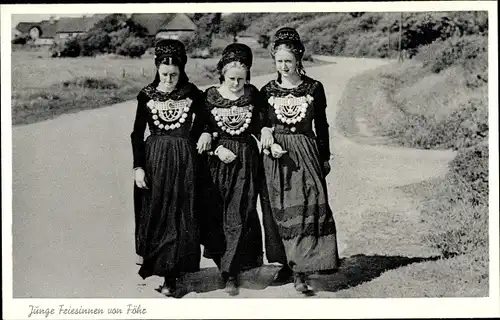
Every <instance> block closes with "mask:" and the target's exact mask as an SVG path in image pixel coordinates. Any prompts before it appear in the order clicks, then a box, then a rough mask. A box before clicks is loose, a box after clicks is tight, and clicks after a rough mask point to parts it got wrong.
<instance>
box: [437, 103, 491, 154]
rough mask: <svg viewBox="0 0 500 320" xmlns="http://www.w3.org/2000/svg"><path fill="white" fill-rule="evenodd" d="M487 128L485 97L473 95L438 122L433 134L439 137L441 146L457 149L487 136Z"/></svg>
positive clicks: (466, 146) (468, 145)
mask: <svg viewBox="0 0 500 320" xmlns="http://www.w3.org/2000/svg"><path fill="white" fill-rule="evenodd" d="M488 128H489V126H488V103H487V98H486V97H481V98H476V97H473V98H470V99H469V100H468V101H467V102H466V104H465V105H463V106H460V107H459V109H457V110H455V111H454V112H453V113H452V114H451V115H450V117H448V118H446V119H445V120H443V121H441V122H439V123H438V125H437V126H436V128H435V130H434V132H435V134H434V136H435V137H436V138H437V139H439V138H440V139H439V140H440V141H441V143H440V145H441V146H443V147H446V148H452V149H454V150H458V149H461V148H469V147H472V146H474V145H476V144H477V143H478V142H480V141H482V140H484V139H485V138H487V137H488Z"/></svg>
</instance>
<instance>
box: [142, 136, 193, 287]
mask: <svg viewBox="0 0 500 320" xmlns="http://www.w3.org/2000/svg"><path fill="white" fill-rule="evenodd" d="M195 154H196V153H195V148H194V145H193V144H192V142H190V141H189V140H188V139H185V138H178V137H171V136H154V135H153V136H149V137H148V138H147V140H146V168H145V171H146V179H147V182H146V183H147V186H148V187H149V190H141V189H139V188H137V187H135V191H134V196H135V198H136V199H135V201H136V205H135V206H136V251H137V254H138V255H140V256H142V258H143V262H142V266H141V268H140V270H139V275H140V276H141V277H142V278H144V279H145V278H147V277H149V276H152V275H156V276H162V277H166V276H169V277H175V276H178V275H179V273H180V272H195V271H198V270H199V263H200V256H201V252H200V251H201V250H200V242H199V227H198V223H197V221H196V219H195V216H194V201H195V188H194V181H195V180H194V179H195V170H196V168H195V159H194V157H195Z"/></svg>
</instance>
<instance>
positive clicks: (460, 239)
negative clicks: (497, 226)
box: [422, 143, 488, 257]
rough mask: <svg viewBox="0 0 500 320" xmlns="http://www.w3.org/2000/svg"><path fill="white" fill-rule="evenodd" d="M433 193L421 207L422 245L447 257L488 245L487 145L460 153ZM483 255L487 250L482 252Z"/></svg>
mask: <svg viewBox="0 0 500 320" xmlns="http://www.w3.org/2000/svg"><path fill="white" fill-rule="evenodd" d="M450 168H451V172H450V173H449V174H448V175H447V176H446V179H445V180H443V181H442V182H441V183H440V184H439V186H438V190H437V193H436V194H434V195H432V196H431V198H428V199H426V201H424V203H423V205H422V218H423V219H424V221H425V223H426V224H428V225H429V227H430V228H429V233H428V234H427V235H425V236H424V239H423V240H424V241H425V242H426V243H427V244H429V245H431V246H432V247H434V248H436V249H439V250H440V251H441V253H442V254H443V255H444V256H445V257H447V256H451V255H456V254H464V253H472V252H476V251H484V249H485V248H486V249H487V245H488V145H487V143H480V144H478V145H476V146H474V147H472V148H469V149H464V150H462V151H460V152H459V153H458V155H457V157H456V158H455V160H453V161H452V162H451V164H450ZM486 251H487V250H486Z"/></svg>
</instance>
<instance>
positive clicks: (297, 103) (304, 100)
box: [268, 94, 314, 132]
mask: <svg viewBox="0 0 500 320" xmlns="http://www.w3.org/2000/svg"><path fill="white" fill-rule="evenodd" d="M313 101H314V98H313V97H311V96H310V95H307V96H301V97H296V96H294V95H291V94H289V95H287V96H284V97H270V98H269V100H268V102H269V104H270V105H271V106H273V107H274V113H276V117H277V118H278V120H280V121H281V122H282V123H285V124H289V125H290V124H296V123H299V122H301V121H302V120H304V118H305V117H306V112H307V108H308V107H309V105H310V104H311V103H312V102H313ZM296 130H297V129H296V128H295V127H292V128H291V131H292V132H295V131H296Z"/></svg>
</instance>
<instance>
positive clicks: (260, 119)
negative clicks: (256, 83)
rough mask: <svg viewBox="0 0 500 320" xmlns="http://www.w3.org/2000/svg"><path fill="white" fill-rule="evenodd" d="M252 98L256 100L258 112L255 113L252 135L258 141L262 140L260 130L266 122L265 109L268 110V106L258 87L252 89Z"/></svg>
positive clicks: (254, 103) (255, 104) (255, 105)
mask: <svg viewBox="0 0 500 320" xmlns="http://www.w3.org/2000/svg"><path fill="white" fill-rule="evenodd" d="M252 97H253V99H254V100H253V101H254V102H253V105H254V108H256V110H255V111H254V112H253V117H252V124H251V131H250V133H252V134H254V135H255V136H256V137H257V139H260V130H261V129H262V125H263V123H264V121H265V117H264V112H265V111H264V109H265V108H266V106H265V103H264V99H262V95H261V93H260V91H259V89H257V88H256V87H253V88H252Z"/></svg>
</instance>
